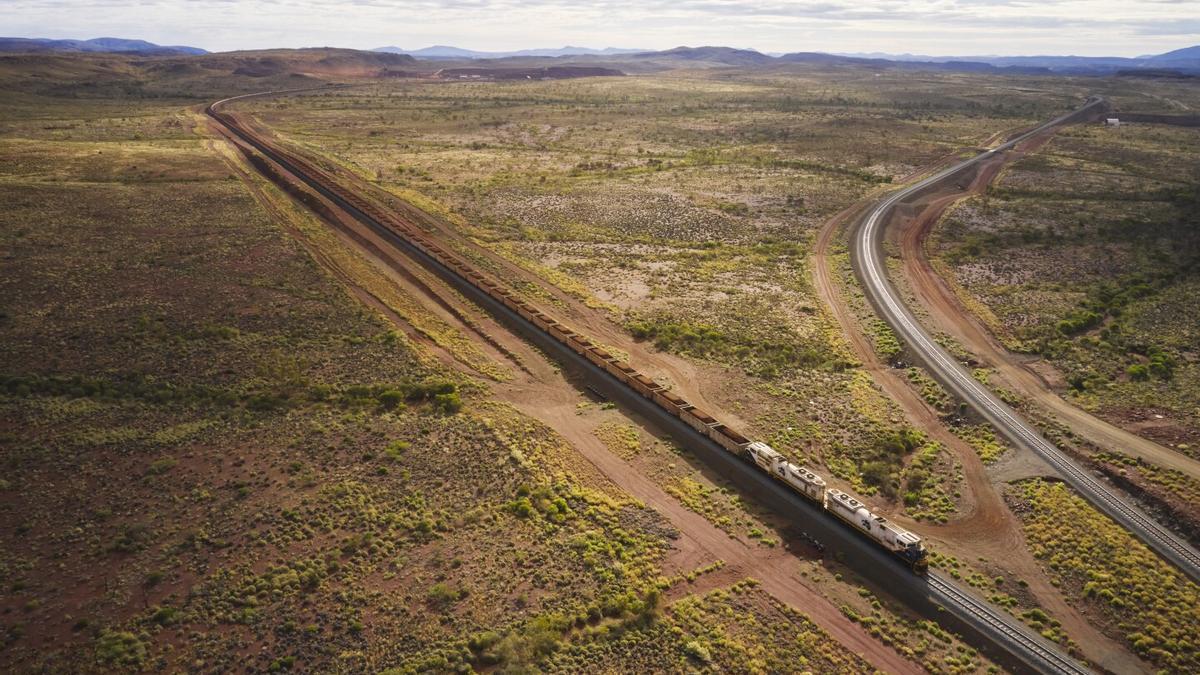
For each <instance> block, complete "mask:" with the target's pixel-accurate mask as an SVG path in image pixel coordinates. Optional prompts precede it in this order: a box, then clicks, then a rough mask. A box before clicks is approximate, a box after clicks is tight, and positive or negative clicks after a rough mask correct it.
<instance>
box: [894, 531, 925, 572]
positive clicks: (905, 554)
mask: <svg viewBox="0 0 1200 675" xmlns="http://www.w3.org/2000/svg"><path fill="white" fill-rule="evenodd" d="M899 539H900V541H899V543H900V544H901V545H902V547H901V548H900V550H898V551H896V553H898V554H899V555H900V557H901V558H904V560H905V561H906V562H907V563H908V564H909V566H911V567H912V570H913V571H914V572H916V573H917V574H924V573H925V572H926V571H927V570H928V569H929V560H928V557H929V552H928V551H926V550H925V544H924V543H923V542H922V541H921V538H920V537H918V536H916V535H914V534H912V533H910V532H905V533H904V534H902V535H900V537H899Z"/></svg>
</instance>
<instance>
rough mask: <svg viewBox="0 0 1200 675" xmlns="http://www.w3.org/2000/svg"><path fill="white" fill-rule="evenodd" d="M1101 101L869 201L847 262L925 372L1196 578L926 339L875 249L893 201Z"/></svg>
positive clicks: (1169, 537) (1179, 552) (1178, 546)
mask: <svg viewBox="0 0 1200 675" xmlns="http://www.w3.org/2000/svg"><path fill="white" fill-rule="evenodd" d="M1101 103H1103V99H1101V98H1095V97H1094V98H1091V99H1089V100H1088V102H1087V103H1086V104H1085V105H1084V106H1083V107H1081V108H1079V109H1078V110H1076V111H1074V112H1071V113H1067V114H1066V115H1062V116H1060V117H1057V118H1055V119H1053V120H1051V121H1049V122H1046V123H1045V124H1042V125H1041V126H1039V127H1037V128H1035V129H1033V130H1031V131H1028V132H1026V133H1024V134H1021V135H1020V136H1018V137H1016V138H1014V139H1012V140H1010V141H1008V142H1007V143H1004V144H1003V145H1001V146H999V147H996V148H994V149H992V150H988V151H986V152H982V153H979V154H977V155H975V156H974V157H972V158H970V159H968V160H966V161H963V162H960V163H958V164H956V165H954V166H952V167H949V168H947V169H944V170H942V171H939V172H938V173H936V174H934V175H932V176H929V177H928V178H925V179H923V180H921V181H919V182H917V183H914V184H913V185H910V186H909V187H906V188H904V189H902V190H898V191H896V192H894V193H892V194H891V195H890V196H888V197H887V198H886V199H884V200H883V201H881V202H880V203H879V204H878V205H876V206H875V208H874V209H872V210H871V211H870V212H869V213H868V215H867V216H866V218H865V219H864V220H863V221H862V225H861V226H860V227H859V228H858V234H857V237H856V240H855V242H854V246H853V250H852V254H853V255H852V261H853V262H854V267H855V269H856V271H857V272H858V274H859V277H860V279H861V281H862V282H863V287H864V288H865V289H866V291H867V295H868V297H869V298H870V299H871V302H872V304H873V305H874V306H875V308H876V310H877V311H878V313H879V314H880V316H881V318H883V319H884V320H885V321H886V322H887V323H888V324H889V325H890V326H891V327H892V329H893V330H895V331H896V333H897V334H898V335H899V337H900V338H901V340H903V341H904V342H906V343H907V344H908V345H909V346H911V347H912V348H913V350H914V351H915V352H916V355H917V356H918V358H920V359H921V360H922V361H923V362H924V363H925V364H926V365H927V366H929V367H930V370H931V371H932V374H933V375H934V377H935V378H936V379H937V380H938V381H939V382H941V383H942V384H943V385H945V386H947V387H949V388H950V389H951V390H952V391H954V393H956V394H958V396H959V397H960V398H961V399H962V400H963V401H965V402H966V403H967V404H968V405H970V406H971V407H972V408H974V409H975V410H976V411H977V412H978V413H979V414H980V415H982V416H983V417H984V418H985V419H986V420H987V421H988V422H990V423H991V424H992V426H994V427H995V428H996V429H997V430H998V431H999V432H1000V433H1001V434H1002V435H1004V437H1005V438H1007V439H1008V440H1009V441H1010V442H1012V443H1014V444H1015V445H1017V446H1019V447H1024V448H1027V449H1029V450H1032V451H1033V452H1035V453H1037V454H1038V455H1039V456H1040V457H1042V458H1043V459H1045V460H1046V462H1048V463H1049V464H1050V466H1051V467H1053V468H1054V469H1055V470H1057V471H1058V472H1059V473H1060V474H1061V475H1062V477H1063V478H1064V479H1065V480H1066V481H1067V482H1068V483H1070V484H1071V485H1072V486H1073V487H1074V488H1075V489H1076V490H1077V491H1079V493H1080V494H1082V495H1083V497H1084V498H1085V499H1087V500H1088V501H1089V502H1091V503H1092V504H1093V505H1094V506H1096V507H1097V508H1099V509H1100V510H1101V511H1103V512H1104V513H1105V514H1107V515H1108V516H1109V517H1110V518H1112V519H1113V520H1115V521H1117V522H1118V523H1120V524H1121V525H1122V526H1124V527H1125V528H1126V529H1127V530H1129V531H1130V532H1131V533H1133V534H1134V535H1136V536H1137V537H1138V538H1139V539H1141V540H1142V541H1143V542H1145V543H1146V545H1147V546H1149V547H1150V548H1151V549H1153V550H1154V551H1155V552H1157V553H1158V554H1159V555H1160V556H1162V558H1163V559H1165V560H1167V561H1169V562H1170V563H1172V564H1173V565H1175V566H1176V567H1177V568H1179V570H1180V571H1182V572H1183V573H1184V574H1186V575H1187V576H1188V577H1190V578H1191V579H1192V580H1194V581H1200V553H1197V552H1196V550H1195V549H1193V548H1192V547H1191V546H1189V545H1188V544H1187V543H1186V542H1184V541H1183V540H1181V539H1180V538H1179V537H1177V536H1175V535H1174V534H1173V533H1172V532H1170V531H1169V530H1167V528H1165V527H1163V526H1162V525H1160V524H1158V523H1157V522H1155V521H1154V519H1153V518H1151V517H1150V516H1148V515H1146V514H1145V513H1143V512H1142V511H1141V510H1140V509H1138V508H1137V507H1135V506H1133V505H1131V504H1129V503H1127V502H1126V501H1125V500H1124V499H1122V498H1121V497H1119V496H1118V495H1117V494H1116V493H1114V492H1113V491H1112V490H1111V489H1109V488H1108V487H1106V486H1105V485H1103V484H1102V483H1101V482H1100V481H1098V480H1096V479H1095V478H1094V477H1093V476H1092V475H1091V474H1089V473H1088V472H1087V470H1085V469H1084V468H1083V467H1081V466H1079V465H1078V464H1077V463H1076V462H1075V461H1074V460H1072V459H1071V458H1070V457H1068V456H1067V455H1066V454H1065V453H1064V452H1063V451H1062V450H1060V449H1059V448H1057V447H1055V446H1054V445H1053V444H1052V443H1050V441H1048V440H1046V438H1045V437H1043V436H1042V434H1041V433H1040V432H1038V431H1037V430H1036V429H1035V428H1034V427H1033V426H1032V425H1031V424H1030V423H1029V422H1027V421H1025V420H1024V419H1022V418H1021V416H1020V415H1019V414H1018V413H1017V412H1016V411H1014V410H1013V409H1012V408H1011V407H1009V406H1008V405H1007V404H1006V403H1004V402H1003V401H1001V400H1000V398H999V397H998V396H996V395H995V394H994V393H992V391H991V390H989V389H988V388H987V387H985V386H984V385H983V384H981V383H980V382H979V381H977V380H976V379H975V378H974V377H972V375H971V373H970V372H968V371H967V369H966V368H965V367H964V366H963V365H962V364H960V363H959V362H958V361H956V360H955V359H954V357H953V356H951V355H950V353H949V352H948V351H947V350H946V349H944V348H943V347H942V346H941V345H939V344H937V342H935V341H934V339H933V337H932V336H931V335H930V334H929V333H928V332H927V331H926V330H925V329H924V328H923V327H922V326H921V325H920V323H919V322H918V321H917V319H916V317H915V316H914V315H913V314H912V312H911V311H910V310H909V308H908V307H907V306H906V305H905V304H904V302H903V301H902V300H901V299H900V297H899V294H898V293H897V292H896V290H895V288H894V287H893V285H892V283H891V282H890V281H889V280H888V278H887V273H886V267H885V262H884V259H883V256H882V253H881V249H882V239H883V231H884V223H885V222H886V221H887V216H888V215H889V214H890V213H891V211H892V210H893V209H894V208H895V206H896V205H897V204H899V203H901V202H902V201H904V200H905V199H907V198H909V197H912V196H914V195H917V194H918V193H920V192H921V191H922V190H924V189H926V188H929V187H931V186H933V185H936V184H937V183H939V182H941V181H943V180H945V179H946V178H949V177H951V176H953V175H955V174H957V173H959V172H961V171H964V170H965V169H968V168H970V167H971V166H973V165H975V164H977V163H979V162H981V161H983V160H984V159H987V158H990V157H992V156H993V155H996V154H998V153H1001V152H1004V151H1007V150H1009V149H1011V148H1013V147H1015V146H1016V145H1018V144H1019V143H1021V142H1023V141H1025V140H1027V139H1029V138H1030V137H1032V136H1034V135H1036V134H1039V133H1042V132H1044V131H1047V130H1049V129H1051V128H1053V127H1054V126H1056V125H1059V124H1062V123H1063V122H1065V121H1067V120H1068V119H1070V118H1072V117H1074V116H1076V115H1079V114H1081V113H1084V112H1086V111H1088V110H1090V109H1091V108H1093V107H1095V106H1098V105H1100V104H1101Z"/></svg>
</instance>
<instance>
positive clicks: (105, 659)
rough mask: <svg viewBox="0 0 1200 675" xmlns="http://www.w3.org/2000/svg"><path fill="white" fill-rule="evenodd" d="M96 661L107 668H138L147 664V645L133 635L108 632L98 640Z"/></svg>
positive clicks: (103, 633)
mask: <svg viewBox="0 0 1200 675" xmlns="http://www.w3.org/2000/svg"><path fill="white" fill-rule="evenodd" d="M96 660H97V661H99V662H100V663H102V664H104V665H107V666H116V667H125V668H138V667H141V666H142V664H144V663H145V662H146V645H145V644H143V643H142V641H141V639H139V638H138V636H136V635H134V634H133V633H128V632H114V631H108V630H106V631H104V632H102V633H101V634H100V637H98V638H97V640H96Z"/></svg>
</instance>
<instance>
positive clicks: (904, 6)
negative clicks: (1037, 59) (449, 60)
mask: <svg viewBox="0 0 1200 675" xmlns="http://www.w3.org/2000/svg"><path fill="white" fill-rule="evenodd" d="M2 4H3V5H4V8H5V22H4V23H5V26H4V27H3V28H0V32H4V33H6V34H8V35H20V36H26V37H54V38H65V37H74V38H87V37H97V36H101V35H108V36H117V37H130V38H143V39H147V40H151V41H153V42H158V43H160V44H190V45H195V46H199V47H204V48H207V49H211V50H227V49H250V48H266V47H302V46H325V45H331V46H343V47H357V48H371V47H377V46H381V45H385V44H395V45H399V46H403V47H410V48H415V47H422V46H426V45H429V44H454V45H458V46H463V47H470V48H474V49H517V48H527V47H546V46H560V45H563V44H575V45H584V46H593V47H603V46H623V47H646V48H667V47H673V46H677V45H680V44H691V45H699V44H723V45H734V46H743V47H754V48H757V49H759V50H762V51H799V50H804V51H840V52H849V51H887V52H917V53H924V54H959V55H969V54H982V53H987V54H1032V53H1039V54H1045V53H1056V54H1066V53H1071V54H1095V55H1101V54H1103V55H1136V54H1144V53H1156V52H1163V51H1168V50H1170V49H1174V48H1178V47H1182V46H1187V45H1191V44H1195V43H1197V42H1200V21H1198V20H1197V19H1196V16H1195V15H1196V12H1195V4H1194V3H1189V2H1175V1H1171V0H1166V1H1164V0H1128V1H1121V0H1049V1H1046V0H911V1H901V0H860V1H853V0H593V1H590V2H576V1H573V0H446V1H444V2H438V1H436V0H347V1H340V2H339V1H334V0H142V1H140V2H129V1H127V0H126V1H121V0H78V1H72V0H4V2H3V3H2Z"/></svg>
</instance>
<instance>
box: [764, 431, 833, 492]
mask: <svg viewBox="0 0 1200 675" xmlns="http://www.w3.org/2000/svg"><path fill="white" fill-rule="evenodd" d="M746 452H747V453H749V455H750V458H751V459H753V460H754V463H755V464H757V465H758V466H759V467H761V468H762V470H763V471H766V472H767V473H769V474H771V477H772V478H777V479H779V480H781V481H783V482H784V483H786V484H787V486H788V487H790V488H791V489H793V490H795V491H796V492H799V493H800V494H801V495H804V496H805V497H808V498H809V499H811V500H813V501H814V502H816V503H818V504H823V503H824V501H825V479H824V478H821V477H820V476H818V475H817V474H815V473H813V472H812V471H810V470H809V469H807V468H806V467H803V466H796V465H795V464H792V463H791V462H789V461H787V460H786V459H784V458H783V455H781V454H779V453H778V452H777V451H776V450H775V449H774V448H772V447H771V446H769V445H767V444H766V443H763V442H762V441H755V442H753V443H751V444H749V445H747V446H746Z"/></svg>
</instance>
